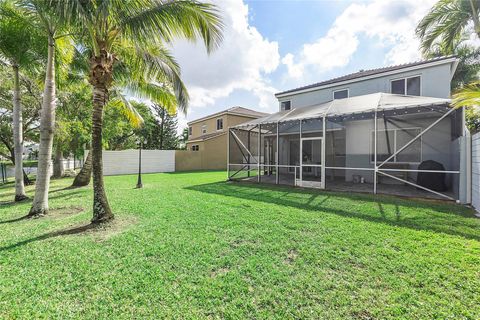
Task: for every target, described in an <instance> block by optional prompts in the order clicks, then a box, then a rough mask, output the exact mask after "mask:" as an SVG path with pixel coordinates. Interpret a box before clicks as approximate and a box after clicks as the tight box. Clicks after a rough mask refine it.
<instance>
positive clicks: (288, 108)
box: [280, 101, 292, 111]
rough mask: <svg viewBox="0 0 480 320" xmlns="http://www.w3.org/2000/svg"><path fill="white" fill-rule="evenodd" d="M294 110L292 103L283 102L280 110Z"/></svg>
mask: <svg viewBox="0 0 480 320" xmlns="http://www.w3.org/2000/svg"><path fill="white" fill-rule="evenodd" d="M291 108H292V104H291V101H282V102H281V103H280V109H282V111H283V110H290V109H291Z"/></svg>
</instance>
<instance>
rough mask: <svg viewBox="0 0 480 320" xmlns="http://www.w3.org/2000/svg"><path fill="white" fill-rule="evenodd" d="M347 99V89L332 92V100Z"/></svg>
mask: <svg viewBox="0 0 480 320" xmlns="http://www.w3.org/2000/svg"><path fill="white" fill-rule="evenodd" d="M345 98H348V89H342V90H337V91H333V99H334V100H335V99H345Z"/></svg>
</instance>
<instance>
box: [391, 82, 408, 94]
mask: <svg viewBox="0 0 480 320" xmlns="http://www.w3.org/2000/svg"><path fill="white" fill-rule="evenodd" d="M391 85H392V90H391V91H392V93H393V94H405V79H400V80H394V81H392V82H391Z"/></svg>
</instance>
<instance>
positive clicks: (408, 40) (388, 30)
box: [282, 0, 436, 78]
mask: <svg viewBox="0 0 480 320" xmlns="http://www.w3.org/2000/svg"><path fill="white" fill-rule="evenodd" d="M435 1H436V0H422V1H418V0H394V1H384V0H373V1H371V2H368V3H365V2H361V3H354V4H351V5H350V6H348V7H347V8H346V9H345V10H344V11H343V13H342V14H341V15H340V16H338V17H337V19H336V20H335V22H334V23H333V25H332V27H331V28H330V29H329V31H328V32H327V34H326V35H325V36H324V37H321V38H319V39H318V40H316V41H315V42H313V43H307V44H305V45H303V47H302V49H301V50H300V52H299V53H297V54H296V55H294V54H292V53H288V54H287V55H285V57H284V58H283V59H282V63H283V64H285V65H286V66H287V69H288V74H289V75H290V76H291V77H297V78H298V77H300V76H302V74H303V72H304V71H305V70H306V68H312V67H313V68H315V69H316V71H317V72H323V71H328V70H331V69H333V68H336V67H341V66H345V65H347V64H348V62H349V61H350V59H351V57H352V55H353V54H354V53H355V52H356V50H357V47H358V44H359V36H362V35H363V36H366V37H367V38H370V39H372V40H374V41H376V42H377V43H376V44H377V45H379V46H380V47H387V48H390V49H389V51H388V53H387V55H386V58H385V61H384V62H385V63H391V64H397V63H404V62H409V61H412V60H416V59H419V58H420V52H419V49H418V48H419V42H418V39H416V37H415V27H416V25H417V23H418V21H419V20H420V19H421V18H422V17H423V16H424V15H425V14H426V12H427V11H428V9H429V8H431V6H432V5H433V4H434V2H435Z"/></svg>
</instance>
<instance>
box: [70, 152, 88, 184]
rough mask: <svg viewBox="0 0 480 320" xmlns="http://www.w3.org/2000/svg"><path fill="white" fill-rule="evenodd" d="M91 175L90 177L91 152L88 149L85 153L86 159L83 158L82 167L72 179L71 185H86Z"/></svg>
mask: <svg viewBox="0 0 480 320" xmlns="http://www.w3.org/2000/svg"><path fill="white" fill-rule="evenodd" d="M91 177H92V152H91V151H89V152H88V155H87V159H86V160H85V163H84V164H83V167H82V169H81V170H80V172H79V173H78V174H77V176H76V177H75V179H74V180H73V183H72V187H83V186H87V185H88V184H89V183H90V179H91Z"/></svg>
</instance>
